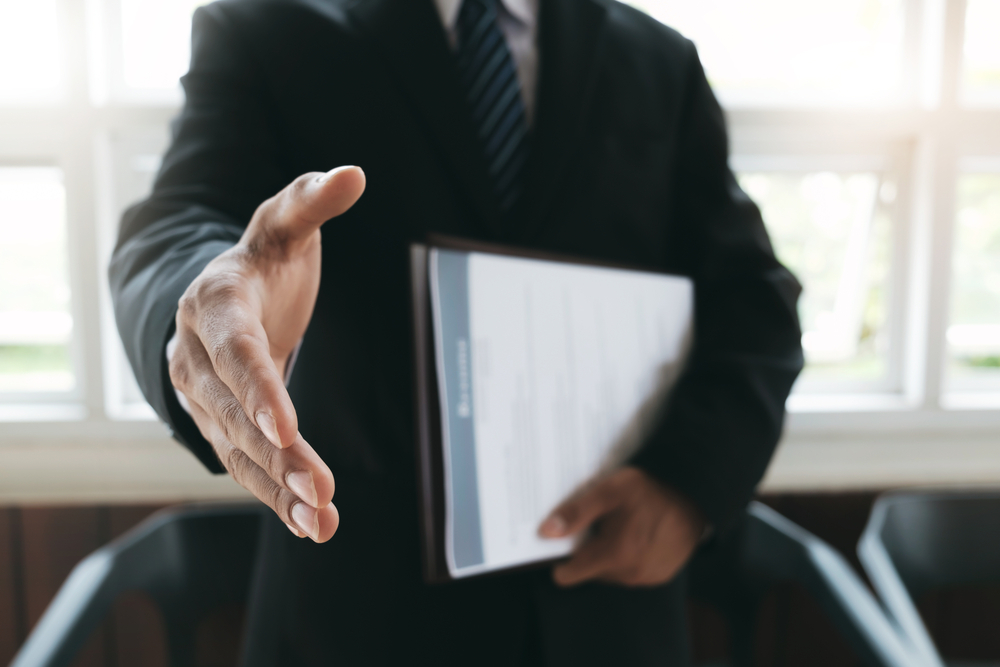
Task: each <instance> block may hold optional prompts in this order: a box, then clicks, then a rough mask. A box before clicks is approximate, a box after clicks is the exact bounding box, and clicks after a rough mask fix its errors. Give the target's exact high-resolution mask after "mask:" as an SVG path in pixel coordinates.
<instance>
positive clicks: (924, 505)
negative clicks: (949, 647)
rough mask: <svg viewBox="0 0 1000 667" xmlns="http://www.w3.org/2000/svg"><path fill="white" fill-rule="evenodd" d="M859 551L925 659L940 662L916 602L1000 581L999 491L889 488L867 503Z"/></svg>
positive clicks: (891, 612)
mask: <svg viewBox="0 0 1000 667" xmlns="http://www.w3.org/2000/svg"><path fill="white" fill-rule="evenodd" d="M858 556H859V557H860V558H861V563H862V565H863V566H864V568H865V571H866V572H867V574H868V578H869V580H870V581H871V582H872V585H873V586H874V587H875V590H876V591H877V592H878V594H879V597H880V598H881V599H882V603H883V604H884V605H885V608H886V610H887V611H888V614H889V617H890V619H892V621H893V623H894V624H895V625H896V626H897V627H898V629H899V632H900V633H901V634H902V636H903V637H905V639H906V641H908V642H909V643H910V644H911V645H912V646H913V647H914V648H915V650H916V651H917V652H918V653H919V654H920V656H921V659H922V660H923V663H922V664H925V665H929V666H932V667H940V666H941V665H944V664H945V662H944V661H943V660H942V658H941V655H940V653H939V652H938V650H937V647H936V646H935V644H934V641H933V639H931V636H930V634H929V633H928V631H927V627H926V626H925V625H924V623H923V620H922V619H921V618H920V614H919V612H918V611H917V607H916V605H915V604H914V600H916V599H917V598H918V597H920V596H921V595H923V594H925V593H927V592H930V591H931V590H934V589H948V588H957V587H963V586H973V585H989V584H994V585H996V584H1000V491H980V492H929V491H928V492H912V491H911V492H893V493H887V494H885V495H883V496H881V497H879V499H878V500H877V501H876V502H875V505H874V506H873V507H872V512H871V516H870V517H869V519H868V525H867V526H866V528H865V532H864V534H863V535H862V537H861V541H860V542H859V543H858ZM948 664H950V665H958V664H969V663H948ZM978 664H982V663H978ZM995 664H1000V663H995Z"/></svg>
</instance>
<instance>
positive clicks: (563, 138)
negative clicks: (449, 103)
mask: <svg viewBox="0 0 1000 667" xmlns="http://www.w3.org/2000/svg"><path fill="white" fill-rule="evenodd" d="M540 4H541V7H540V12H541V14H540V16H539V61H540V65H541V68H540V71H539V77H538V96H537V100H538V102H537V104H538V106H537V108H536V114H535V127H534V131H533V135H534V145H533V146H532V156H531V158H530V161H529V167H528V183H527V190H526V192H525V196H524V198H523V200H522V202H521V205H520V206H518V207H516V208H515V210H514V211H513V214H514V215H512V216H511V218H512V223H510V224H513V226H514V229H513V230H512V231H513V232H514V234H515V235H516V240H517V242H527V241H530V240H531V239H532V238H534V237H535V236H537V234H538V232H539V230H540V229H541V227H542V226H543V225H544V224H545V222H546V219H547V218H548V217H549V213H550V211H551V208H552V205H553V204H554V198H555V195H556V194H557V189H558V186H559V184H560V182H561V180H562V179H563V178H565V176H566V171H567V166H568V163H569V161H570V159H571V158H572V156H573V153H574V151H577V150H580V149H581V148H582V146H583V139H584V136H583V130H584V125H585V122H586V119H587V115H588V112H589V111H590V107H591V104H592V101H593V97H594V88H595V86H596V83H597V74H598V69H599V68H598V65H599V64H600V60H601V53H602V49H603V44H604V40H603V30H604V25H605V15H606V13H607V9H606V8H605V7H604V6H603V5H602V4H599V2H597V1H596V0H541V3H540Z"/></svg>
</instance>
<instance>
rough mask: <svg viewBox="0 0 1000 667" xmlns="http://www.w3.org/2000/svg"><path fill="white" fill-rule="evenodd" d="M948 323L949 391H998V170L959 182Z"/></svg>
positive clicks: (999, 264)
mask: <svg viewBox="0 0 1000 667" xmlns="http://www.w3.org/2000/svg"><path fill="white" fill-rule="evenodd" d="M957 204H958V206H957V208H958V216H957V219H956V229H955V251H954V255H953V273H952V276H953V283H952V297H951V321H950V325H949V327H948V353H949V360H950V364H949V371H950V374H949V377H948V380H949V382H948V388H949V389H952V390H956V389H957V390H963V389H965V390H969V389H992V390H994V391H995V390H997V389H1000V174H967V175H964V176H962V177H961V178H960V179H959V182H958V202H957Z"/></svg>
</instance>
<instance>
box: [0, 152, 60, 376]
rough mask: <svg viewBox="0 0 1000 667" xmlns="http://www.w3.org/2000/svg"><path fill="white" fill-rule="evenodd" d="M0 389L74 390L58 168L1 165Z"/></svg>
mask: <svg viewBox="0 0 1000 667" xmlns="http://www.w3.org/2000/svg"><path fill="white" fill-rule="evenodd" d="M0 235H2V238H3V243H0V392H22V391H26V392H27V391H67V390H69V389H71V388H72V387H73V371H72V364H71V362H70V353H69V342H70V336H71V334H72V331H73V318H72V316H71V315H70V307H69V306H70V304H69V298H70V291H69V278H68V271H67V258H66V252H67V247H66V204H65V192H64V190H63V184H62V173H61V172H60V170H58V169H54V168H48V167H0Z"/></svg>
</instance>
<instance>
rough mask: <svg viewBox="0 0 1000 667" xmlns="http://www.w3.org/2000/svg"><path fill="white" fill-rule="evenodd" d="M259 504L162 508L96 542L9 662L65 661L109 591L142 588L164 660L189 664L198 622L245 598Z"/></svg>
mask: <svg viewBox="0 0 1000 667" xmlns="http://www.w3.org/2000/svg"><path fill="white" fill-rule="evenodd" d="M262 508H263V506H262V505H259V504H254V505H250V504H238V505H237V504H230V505H222V504H204V505H187V506H181V507H177V508H168V509H165V510H161V511H159V512H157V513H156V514H154V515H153V516H151V517H149V518H148V519H147V520H146V521H144V522H143V523H141V524H139V525H138V526H136V527H135V528H133V529H132V530H131V531H129V532H128V533H126V534H125V535H123V536H122V537H120V538H119V539H117V540H115V541H113V542H111V543H110V544H108V545H107V546H105V547H102V548H101V549H98V550H97V551H95V552H94V553H93V554H91V555H90V556H88V557H87V558H85V559H84V560H83V561H81V562H80V563H79V564H78V565H77V566H76V567H75V568H74V569H73V572H72V573H71V574H70V576H69V578H68V579H67V580H66V582H65V583H64V584H63V586H62V588H60V589H59V594H58V595H56V597H55V599H54V600H53V601H52V603H51V604H50V605H49V608H48V609H47V610H46V611H45V614H44V615H43V616H42V618H41V620H40V621H39V622H38V625H36V626H35V628H34V630H32V632H31V635H30V636H29V637H28V641H27V642H25V644H24V646H23V647H22V648H21V650H20V652H19V653H18V654H17V656H16V657H15V658H14V662H13V663H11V667H61V666H63V665H69V664H71V662H72V661H73V658H74V657H75V655H76V653H77V651H79V650H80V648H81V647H82V646H83V644H84V643H85V642H86V641H87V639H88V638H89V637H90V635H91V633H92V632H93V631H94V630H95V629H96V628H97V626H98V625H99V624H100V622H101V621H102V620H103V619H104V617H105V615H106V614H107V613H108V611H109V609H110V607H111V605H112V603H113V602H114V600H115V598H116V597H118V596H119V595H121V594H123V593H126V592H129V591H143V592H145V593H147V594H148V595H149V596H150V597H151V598H152V599H153V601H154V602H155V603H156V604H157V606H158V607H159V610H160V612H161V613H162V614H163V619H164V621H165V626H166V639H167V647H168V651H169V653H170V665H172V666H174V667H180V666H182V665H183V666H188V665H193V664H195V653H194V651H195V636H196V632H197V629H198V626H199V625H200V624H201V622H202V621H203V620H204V619H205V618H206V617H207V616H208V614H209V613H211V612H212V611H214V610H217V609H218V608H220V607H221V606H223V605H227V604H231V603H239V602H246V600H247V596H248V592H249V587H250V581H251V575H252V572H253V567H254V555H255V553H256V551H257V533H258V527H259V525H260V518H261V511H262ZM222 563H224V564H225V566H224V567H222V566H220V564H222Z"/></svg>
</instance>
